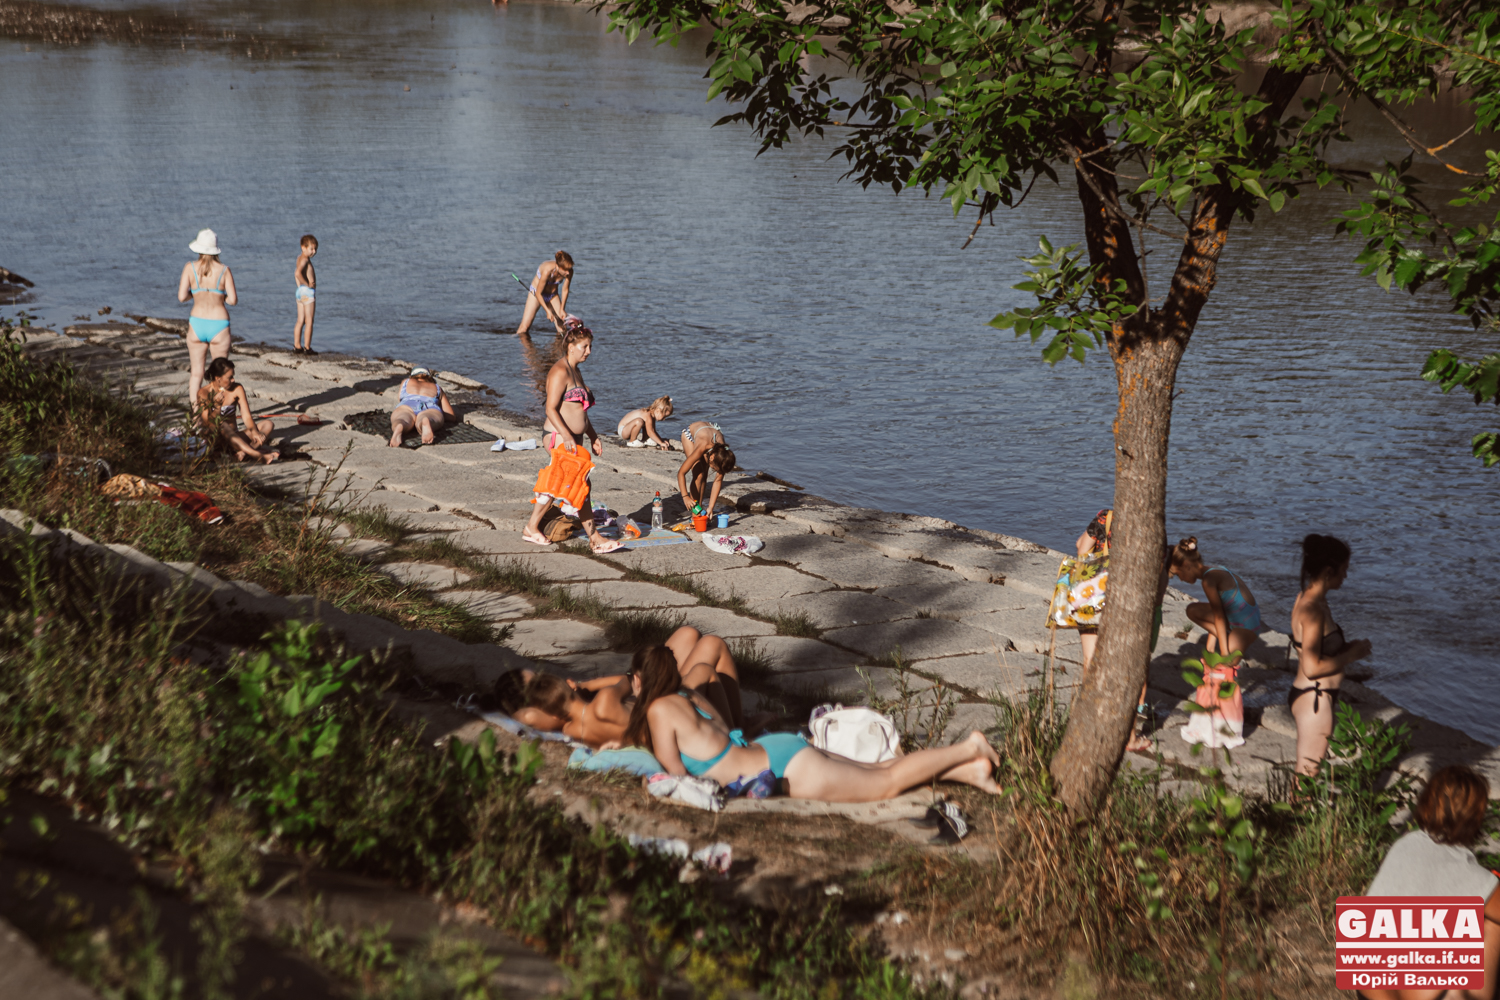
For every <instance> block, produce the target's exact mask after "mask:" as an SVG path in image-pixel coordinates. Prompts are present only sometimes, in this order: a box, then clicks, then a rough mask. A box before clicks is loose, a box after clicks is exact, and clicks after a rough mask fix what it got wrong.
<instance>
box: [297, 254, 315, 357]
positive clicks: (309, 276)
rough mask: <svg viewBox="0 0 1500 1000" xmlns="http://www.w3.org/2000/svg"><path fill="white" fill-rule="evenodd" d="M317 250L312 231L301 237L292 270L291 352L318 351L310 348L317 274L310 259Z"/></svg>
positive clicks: (306, 352) (311, 352) (307, 352)
mask: <svg viewBox="0 0 1500 1000" xmlns="http://www.w3.org/2000/svg"><path fill="white" fill-rule="evenodd" d="M317 252H318V238H317V237H316V236H314V235H313V234H312V233H308V234H307V235H306V236H304V237H302V252H301V253H300V254H298V255H297V268H296V271H295V272H294V276H295V278H296V281H297V325H296V326H294V327H292V353H293V354H312V355H316V354H317V353H318V352H317V351H315V350H313V349H312V330H313V308H314V304H313V291H314V289H316V288H317V287H318V276H317V275H316V274H314V273H313V266H312V259H313V255H314V254H316V253H317ZM304 330H305V331H306V333H305V334H304V332H303V331H304ZM304 337H305V340H304Z"/></svg>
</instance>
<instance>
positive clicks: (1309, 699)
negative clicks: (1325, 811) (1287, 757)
mask: <svg viewBox="0 0 1500 1000" xmlns="http://www.w3.org/2000/svg"><path fill="white" fill-rule="evenodd" d="M1349 554H1350V553H1349V546H1347V545H1345V544H1344V543H1343V542H1341V541H1339V540H1338V539H1337V538H1334V537H1333V536H1332V535H1308V536H1307V537H1306V538H1304V539H1302V591H1301V593H1299V594H1298V595H1297V603H1296V604H1295V605H1293V606H1292V641H1293V642H1294V643H1296V645H1297V679H1296V680H1294V681H1293V682H1292V689H1291V690H1290V691H1288V692H1287V695H1286V703H1287V705H1288V706H1289V707H1290V708H1291V710H1292V718H1294V719H1296V720H1297V773H1298V774H1305V775H1309V776H1312V775H1316V774H1317V773H1318V764H1319V762H1321V761H1322V760H1323V757H1324V755H1326V754H1327V753H1328V738H1329V737H1330V736H1332V735H1333V707H1334V705H1335V704H1337V703H1338V698H1339V683H1340V682H1341V681H1343V679H1344V669H1345V668H1346V667H1348V666H1349V664H1351V663H1353V662H1355V661H1356V660H1362V659H1364V658H1365V657H1367V656H1369V655H1370V641H1369V640H1368V639H1356V640H1355V641H1353V642H1348V641H1347V640H1345V639H1344V630H1343V629H1342V628H1340V627H1339V626H1338V625H1336V624H1334V621H1333V612H1332V611H1330V610H1328V592H1329V591H1330V590H1338V589H1339V588H1340V587H1342V586H1343V585H1344V577H1346V576H1348V575H1349Z"/></svg>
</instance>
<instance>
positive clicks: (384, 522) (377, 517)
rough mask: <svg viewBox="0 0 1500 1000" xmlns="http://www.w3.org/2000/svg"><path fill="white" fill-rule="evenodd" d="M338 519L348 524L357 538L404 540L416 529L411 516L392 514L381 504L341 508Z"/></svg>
mask: <svg viewBox="0 0 1500 1000" xmlns="http://www.w3.org/2000/svg"><path fill="white" fill-rule="evenodd" d="M337 519H338V520H340V521H342V522H343V523H344V524H345V525H347V526H348V528H349V530H350V531H351V532H353V534H354V536H355V537H356V538H374V539H378V540H379V541H382V542H400V541H403V540H405V539H406V537H407V536H408V535H410V534H411V533H412V532H413V531H414V530H415V529H414V528H413V527H412V524H411V519H410V518H408V517H404V516H402V515H400V514H392V513H391V512H390V511H388V510H386V509H385V508H384V507H380V506H370V507H354V508H352V509H340V510H339V511H338V512H337Z"/></svg>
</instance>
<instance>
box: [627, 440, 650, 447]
mask: <svg viewBox="0 0 1500 1000" xmlns="http://www.w3.org/2000/svg"><path fill="white" fill-rule="evenodd" d="M625 447H627V448H644V447H646V442H645V441H642V440H641V439H640V438H635V439H633V440H631V441H626V442H625Z"/></svg>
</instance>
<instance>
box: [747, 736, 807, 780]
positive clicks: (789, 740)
mask: <svg viewBox="0 0 1500 1000" xmlns="http://www.w3.org/2000/svg"><path fill="white" fill-rule="evenodd" d="M751 742H752V743H754V744H755V745H756V746H758V747H760V748H761V749H762V750H764V751H765V752H766V760H767V762H768V766H769V768H770V771H771V773H772V774H774V775H775V776H776V777H778V778H785V777H786V767H787V765H788V764H790V763H791V762H792V758H793V757H795V756H797V755H798V754H799V753H801V752H802V751H804V750H806V749H807V741H806V740H804V739H803V738H802V737H800V736H798V735H797V734H796V733H767V734H766V735H764V736H760V737H757V738H756V739H754V740H752V741H751Z"/></svg>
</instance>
